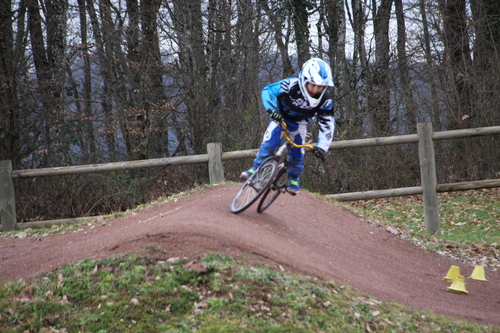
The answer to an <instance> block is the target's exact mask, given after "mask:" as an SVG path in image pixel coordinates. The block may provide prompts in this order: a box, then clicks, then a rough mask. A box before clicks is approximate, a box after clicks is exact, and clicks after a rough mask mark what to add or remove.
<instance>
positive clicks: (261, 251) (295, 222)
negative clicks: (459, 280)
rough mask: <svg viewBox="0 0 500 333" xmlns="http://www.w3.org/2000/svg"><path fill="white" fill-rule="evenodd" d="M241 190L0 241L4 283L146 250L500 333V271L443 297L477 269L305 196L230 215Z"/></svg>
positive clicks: (209, 193)
mask: <svg viewBox="0 0 500 333" xmlns="http://www.w3.org/2000/svg"><path fill="white" fill-rule="evenodd" d="M238 186H239V185H233V186H229V187H228V186H221V187H217V188H212V189H208V190H203V191H201V192H199V193H197V194H195V195H192V196H189V197H185V198H182V199H179V200H177V201H176V202H167V203H164V204H158V205H154V206H150V207H147V208H143V209H140V210H137V211H135V212H132V213H127V214H126V215H124V216H122V217H119V218H113V219H109V220H106V224H105V225H101V224H100V223H96V224H93V225H92V226H87V227H85V228H84V230H82V231H79V232H75V233H69V234H64V235H56V236H50V237H46V238H42V239H40V240H35V239H25V240H20V239H11V238H2V239H0V282H2V281H6V280H10V279H14V278H23V277H27V276H30V275H34V274H38V273H41V272H44V271H49V270H52V269H55V268H58V267H62V266H65V265H68V264H71V263H74V262H77V261H79V260H81V259H84V258H102V257H109V256H113V255H116V254H119V253H126V252H129V251H132V250H133V251H138V250H139V251H146V252H149V254H150V255H154V256H160V257H162V258H170V257H178V256H181V257H191V258H193V257H197V256H200V255H202V254H203V253H206V252H219V253H226V254H229V255H231V256H234V257H236V258H238V259H239V260H242V261H250V262H254V261H262V262H265V263H266V264H269V265H272V266H274V267H277V266H281V267H282V268H284V269H285V270H288V271H292V272H295V273H304V274H308V275H316V276H319V277H321V278H325V279H332V280H335V281H336V282H338V283H346V284H349V285H352V286H354V287H356V288H358V289H360V290H362V291H364V292H366V293H368V294H370V295H373V296H376V297H378V298H380V299H385V300H390V301H394V302H397V303H400V304H406V305H409V306H412V307H414V308H418V309H425V310H432V311H434V312H437V313H440V314H445V315H450V316H455V317H460V318H462V319H465V320H469V321H476V322H480V323H483V324H493V325H500V315H499V314H500V297H499V295H500V272H494V271H491V270H488V269H486V277H487V279H488V282H483V281H475V280H471V279H466V287H467V290H468V291H469V294H467V295H464V294H455V293H451V292H448V291H447V287H448V286H449V285H450V283H449V282H445V281H443V276H445V275H446V273H447V271H448V269H449V268H450V266H451V265H456V266H460V268H461V272H462V275H464V276H469V275H470V274H471V273H472V270H473V268H474V267H472V266H467V265H465V264H460V263H457V262H454V261H450V260H448V259H445V258H443V257H440V256H439V255H437V254H435V253H431V252H427V251H424V250H422V249H420V248H418V247H417V246H415V245H413V244H410V243H408V242H406V241H404V240H402V239H400V238H399V237H397V236H395V235H393V234H391V233H389V232H387V231H385V230H383V229H380V228H377V227H376V226H373V225H370V224H368V223H366V222H364V221H362V220H361V219H360V218H359V217H357V216H356V215H354V214H352V213H350V212H347V211H346V210H344V209H342V208H340V207H338V206H336V205H333V204H330V203H328V202H326V201H325V200H323V199H321V198H318V197H316V196H314V195H312V194H310V193H307V192H305V191H303V192H301V193H299V194H298V195H297V196H295V197H292V196H289V195H283V196H280V197H279V198H278V199H277V200H276V202H275V203H274V204H273V205H272V206H271V207H270V208H269V209H268V210H267V211H266V212H264V213H263V214H258V213H257V212H256V205H255V207H250V208H249V209H248V210H247V211H245V212H243V213H241V214H239V215H234V214H231V213H230V212H229V203H230V201H231V199H232V197H233V195H234V193H235V192H236V190H237V188H238Z"/></svg>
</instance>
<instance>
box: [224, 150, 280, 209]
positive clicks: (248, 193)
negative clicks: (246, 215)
mask: <svg viewBox="0 0 500 333" xmlns="http://www.w3.org/2000/svg"><path fill="white" fill-rule="evenodd" d="M277 166H278V163H277V162H276V161H275V160H274V159H271V160H268V161H266V162H264V163H263V164H262V165H261V166H260V167H259V168H258V169H257V171H255V173H254V174H253V175H252V176H251V177H250V178H248V179H247V181H246V182H244V183H243V185H242V186H241V188H240V189H239V190H238V192H236V195H235V196H234V198H233V201H232V202H231V207H230V210H231V213H234V214H238V213H241V212H242V211H244V210H245V209H247V208H248V207H250V206H251V205H252V204H253V203H254V202H255V201H256V200H257V199H258V198H259V197H260V196H261V195H262V194H263V193H264V192H265V191H266V189H267V188H268V187H269V186H270V185H271V182H272V180H273V177H274V173H275V172H276V170H277Z"/></svg>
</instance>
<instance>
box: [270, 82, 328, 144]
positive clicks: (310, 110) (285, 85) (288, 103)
mask: <svg viewBox="0 0 500 333" xmlns="http://www.w3.org/2000/svg"><path fill="white" fill-rule="evenodd" d="M262 102H263V103H264V107H265V108H266V110H278V111H280V113H281V115H282V116H283V118H285V119H286V120H290V121H294V122H300V121H304V120H305V121H307V122H310V121H311V119H312V118H313V117H315V116H317V118H318V125H319V135H318V137H319V140H318V147H320V148H321V149H323V150H324V151H328V147H329V146H330V143H331V142H332V140H333V132H334V130H335V120H334V118H333V102H332V100H331V98H330V95H329V94H328V91H326V92H325V93H324V94H323V97H322V98H321V101H320V103H319V104H318V106H316V107H311V106H310V105H309V102H308V101H307V99H306V98H304V95H303V94H302V92H301V90H300V87H299V79H297V78H288V79H284V80H281V81H278V82H276V83H272V84H270V85H268V86H266V87H265V88H264V89H263V90H262Z"/></svg>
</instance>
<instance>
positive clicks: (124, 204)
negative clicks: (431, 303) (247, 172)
mask: <svg viewBox="0 0 500 333" xmlns="http://www.w3.org/2000/svg"><path fill="white" fill-rule="evenodd" d="M0 26H1V27H0V85H1V89H0V109H1V110H0V160H11V161H12V164H13V169H14V170H20V169H31V168H45V167H55V166H67V165H68V166H69V165H80V164H94V163H106V162H117V161H125V160H137V159H150V158H160V157H170V156H179V155H191V154H203V153H206V144H207V143H210V142H222V144H223V150H224V151H234V150H244V149H255V148H257V147H258V145H259V143H260V141H261V139H262V134H263V131H264V129H265V127H266V126H267V123H268V117H267V116H266V114H265V112H264V110H263V107H262V106H261V101H260V92H261V89H262V88H263V87H264V86H265V85H267V84H269V83H272V82H275V81H278V80H281V79H283V78H286V77H293V76H296V75H297V72H298V70H299V68H300V66H301V65H302V64H303V63H304V62H305V61H306V60H307V59H309V58H310V57H312V56H314V57H320V58H323V59H324V60H326V61H328V62H329V63H330V64H331V67H332V69H333V73H334V77H335V85H336V87H335V89H334V91H331V94H332V95H333V96H334V99H335V101H336V107H335V115H336V132H335V140H349V139H360V138H374V137H383V136H393V135H403V134H414V133H416V124H417V123H420V122H430V123H432V126H433V129H434V131H444V130H454V129H462V128H476V127H484V126H497V125H499V124H500V121H499V117H500V112H498V111H499V110H498V106H499V105H500V103H499V102H500V101H499V99H500V94H499V92H500V52H499V51H500V50H499V47H500V3H499V2H498V0H438V1H427V0H345V1H344V0H310V1H306V0H189V1H186V0H39V1H38V0H17V1H10V0H0ZM310 131H311V137H310V140H311V142H315V139H316V135H317V127H315V126H314V124H312V126H311V127H310ZM499 140H500V138H498V137H482V138H474V139H463V140H462V139H459V140H452V141H445V142H444V141H443V142H437V143H436V155H437V156H436V159H437V161H436V163H437V177H438V183H448V182H458V181H470V180H480V179H488V178H498V175H499V172H500V159H499V158H498V156H500V154H499V153H500V146H499V144H500V141H499ZM417 148H418V147H417V146H416V145H398V146H391V147H379V148H366V149H351V150H339V151H333V152H330V153H329V157H328V159H327V161H326V162H325V164H324V165H321V167H318V162H317V161H314V160H313V159H312V158H311V157H309V156H308V157H307V159H306V169H305V171H304V175H303V177H302V179H303V184H304V185H303V186H304V187H306V188H308V189H310V190H312V191H316V192H320V193H325V194H331V193H340V192H352V191H364V190H374V189H384V188H394V187H407V186H417V185H419V183H420V171H419V170H420V169H419V165H418V149H417ZM250 164H251V161H250V160H247V161H238V162H228V163H226V164H225V176H226V178H227V179H228V180H237V178H238V175H239V173H240V172H241V171H242V170H244V169H246V168H248V167H249V166H250ZM207 182H208V171H207V168H206V166H193V167H168V168H157V169H149V170H141V171H133V172H114V173H107V174H94V175H85V176H62V177H52V178H35V179H18V180H16V181H15V189H16V211H17V214H18V221H19V222H21V221H30V220H37V219H55V218H63V217H76V216H92V215H100V214H105V213H110V212H113V211H120V210H125V209H128V208H131V207H133V206H135V205H137V204H140V203H143V202H146V201H149V200H152V199H155V198H157V197H159V196H166V195H169V194H171V193H175V192H178V191H181V190H185V189H189V188H191V187H193V186H194V185H196V184H203V183H207ZM228 205H229V203H228Z"/></svg>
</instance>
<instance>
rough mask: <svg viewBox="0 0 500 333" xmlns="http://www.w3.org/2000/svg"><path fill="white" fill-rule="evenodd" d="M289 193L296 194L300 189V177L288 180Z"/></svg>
mask: <svg viewBox="0 0 500 333" xmlns="http://www.w3.org/2000/svg"><path fill="white" fill-rule="evenodd" d="M287 190H288V193H290V194H291V195H296V194H297V193H299V191H300V180H299V179H298V178H295V179H294V178H290V179H289V181H288V189H287Z"/></svg>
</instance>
